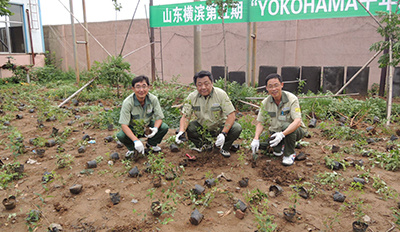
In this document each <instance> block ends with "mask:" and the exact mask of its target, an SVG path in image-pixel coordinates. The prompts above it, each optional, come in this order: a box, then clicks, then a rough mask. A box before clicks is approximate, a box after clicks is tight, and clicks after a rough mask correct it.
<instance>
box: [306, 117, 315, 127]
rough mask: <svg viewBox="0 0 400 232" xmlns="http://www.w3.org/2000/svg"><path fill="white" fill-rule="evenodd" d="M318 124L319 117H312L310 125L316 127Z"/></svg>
mask: <svg viewBox="0 0 400 232" xmlns="http://www.w3.org/2000/svg"><path fill="white" fill-rule="evenodd" d="M316 126H317V119H316V118H312V119H310V122H309V123H308V127H309V128H315V127H316Z"/></svg>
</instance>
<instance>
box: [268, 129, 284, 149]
mask: <svg viewBox="0 0 400 232" xmlns="http://www.w3.org/2000/svg"><path fill="white" fill-rule="evenodd" d="M271 138H274V139H273V140H271V141H270V142H269V144H270V146H271V147H276V146H277V145H278V144H279V143H280V142H281V141H282V139H283V138H285V135H284V134H283V133H282V132H276V133H274V134H273V135H272V136H271Z"/></svg>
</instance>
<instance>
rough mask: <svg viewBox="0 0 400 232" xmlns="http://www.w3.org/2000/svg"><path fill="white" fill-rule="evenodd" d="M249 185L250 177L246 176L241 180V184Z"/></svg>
mask: <svg viewBox="0 0 400 232" xmlns="http://www.w3.org/2000/svg"><path fill="white" fill-rule="evenodd" d="M248 185H249V178H247V177H244V178H242V179H241V180H239V186H240V187H242V188H244V187H247V186H248Z"/></svg>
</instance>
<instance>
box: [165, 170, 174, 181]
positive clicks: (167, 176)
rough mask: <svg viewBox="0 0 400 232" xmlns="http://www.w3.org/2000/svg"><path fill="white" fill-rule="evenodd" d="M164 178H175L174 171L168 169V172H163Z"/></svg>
mask: <svg viewBox="0 0 400 232" xmlns="http://www.w3.org/2000/svg"><path fill="white" fill-rule="evenodd" d="M165 179H166V180H173V179H175V173H174V172H173V171H168V172H167V173H166V174H165Z"/></svg>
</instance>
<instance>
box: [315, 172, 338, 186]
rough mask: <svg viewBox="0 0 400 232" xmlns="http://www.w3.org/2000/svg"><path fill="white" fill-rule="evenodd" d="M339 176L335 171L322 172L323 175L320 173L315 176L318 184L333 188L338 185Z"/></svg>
mask: <svg viewBox="0 0 400 232" xmlns="http://www.w3.org/2000/svg"><path fill="white" fill-rule="evenodd" d="M339 176H340V174H338V173H337V172H335V171H334V172H324V173H320V174H318V175H317V181H318V182H319V183H320V184H323V185H329V186H331V187H335V186H338V185H339V183H337V181H338V179H339Z"/></svg>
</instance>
